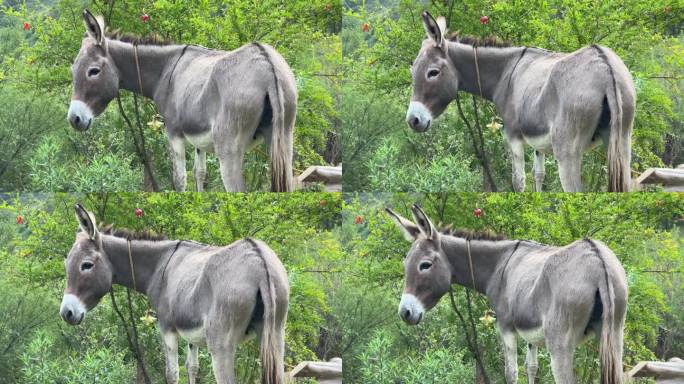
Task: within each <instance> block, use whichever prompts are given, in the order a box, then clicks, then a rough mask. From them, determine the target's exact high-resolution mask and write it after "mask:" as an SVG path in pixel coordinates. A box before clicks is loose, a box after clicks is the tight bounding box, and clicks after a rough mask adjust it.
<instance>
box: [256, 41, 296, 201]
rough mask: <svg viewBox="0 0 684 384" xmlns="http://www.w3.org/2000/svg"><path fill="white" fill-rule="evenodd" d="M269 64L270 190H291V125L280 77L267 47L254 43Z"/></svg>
mask: <svg viewBox="0 0 684 384" xmlns="http://www.w3.org/2000/svg"><path fill="white" fill-rule="evenodd" d="M255 44H256V45H257V46H258V47H259V49H260V50H261V53H262V54H263V55H264V57H265V58H266V60H267V61H268V62H269V64H270V65H271V71H272V73H273V83H272V84H271V85H270V86H269V87H268V98H269V100H270V101H271V109H272V110H273V122H272V126H273V128H272V132H271V191H272V192H289V191H291V190H292V135H293V132H292V129H293V127H292V125H293V124H290V123H289V121H287V120H288V119H287V118H286V116H285V113H286V111H285V101H284V98H285V96H284V95H283V87H282V84H280V81H281V78H280V75H279V72H278V69H277V68H276V66H275V65H274V63H273V61H274V59H277V58H275V57H273V56H272V55H271V54H270V52H269V51H268V49H266V47H264V46H263V45H262V44H259V43H255Z"/></svg>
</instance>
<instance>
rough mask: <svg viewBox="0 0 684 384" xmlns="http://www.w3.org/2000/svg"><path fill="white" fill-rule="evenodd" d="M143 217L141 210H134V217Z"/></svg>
mask: <svg viewBox="0 0 684 384" xmlns="http://www.w3.org/2000/svg"><path fill="white" fill-rule="evenodd" d="M142 215H143V210H142V209H140V208H136V209H135V217H142Z"/></svg>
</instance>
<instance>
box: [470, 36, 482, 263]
mask: <svg viewBox="0 0 684 384" xmlns="http://www.w3.org/2000/svg"><path fill="white" fill-rule="evenodd" d="M473 52H474V53H475V75H476V76H477V88H478V89H479V90H480V97H481V98H483V99H484V96H483V95H482V83H481V82H480V63H479V60H478V59H477V47H476V46H473ZM468 250H469V251H468V252H470V240H468Z"/></svg>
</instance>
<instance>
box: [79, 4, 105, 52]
mask: <svg viewBox="0 0 684 384" xmlns="http://www.w3.org/2000/svg"><path fill="white" fill-rule="evenodd" d="M83 21H84V22H85V26H86V32H87V33H88V36H90V37H92V38H93V39H95V44H97V45H102V43H104V31H105V26H104V19H103V18H102V16H99V17H95V16H93V14H92V13H90V11H89V10H87V9H84V10H83Z"/></svg>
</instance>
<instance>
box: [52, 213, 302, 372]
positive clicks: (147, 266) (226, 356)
mask: <svg viewBox="0 0 684 384" xmlns="http://www.w3.org/2000/svg"><path fill="white" fill-rule="evenodd" d="M75 209H76V218H77V219H78V222H79V224H80V229H79V231H78V233H77V234H76V241H75V242H74V245H73V247H72V248H71V251H70V252H69V255H68V257H67V259H66V262H65V267H66V275H67V285H66V289H65V290H64V298H63V299H62V305H61V308H60V314H61V316H62V318H63V319H64V321H66V322H67V323H69V324H71V325H77V324H80V323H81V321H83V317H84V316H85V314H86V312H87V311H89V310H91V309H93V308H94V307H95V306H96V305H97V303H98V302H99V301H100V299H101V298H102V297H103V296H104V295H105V294H107V292H109V291H110V290H111V289H112V284H119V285H123V286H126V287H129V288H133V289H134V290H137V291H138V292H140V293H142V294H144V295H147V296H148V298H149V300H150V303H151V305H152V308H154V309H155V310H156V312H157V317H158V318H159V331H160V333H161V338H162V341H163V345H164V352H165V355H166V382H167V383H169V384H176V383H178V337H179V336H180V337H182V338H183V339H185V340H186V341H187V342H188V355H187V360H186V363H185V364H186V368H187V372H188V383H191V384H192V383H195V378H196V376H197V372H198V369H199V362H198V355H197V352H198V351H197V348H198V346H199V345H206V346H207V347H208V349H209V352H210V353H211V359H212V368H213V371H214V377H215V378H216V382H217V383H219V384H234V383H235V373H234V366H233V365H234V357H235V351H236V349H237V346H238V344H239V343H240V342H241V341H243V340H245V339H247V338H249V337H250V336H252V335H256V336H257V337H258V338H259V339H260V342H261V367H262V379H261V382H262V384H282V383H284V363H283V355H284V348H285V322H286V318H287V306H288V296H289V285H288V279H287V273H286V272H285V268H284V267H283V265H282V264H281V262H280V260H279V259H278V256H276V254H275V253H274V252H273V250H271V248H269V247H268V246H267V245H266V244H264V243H263V242H261V241H258V240H253V239H249V238H247V239H243V240H238V241H236V242H234V243H232V244H230V245H228V246H224V247H216V246H210V245H204V244H199V243H195V242H192V241H182V240H172V241H171V240H165V239H163V238H160V237H151V236H149V235H144V234H143V235H140V234H133V233H130V232H125V231H124V232H114V233H109V234H108V233H105V232H100V231H99V230H98V229H97V227H96V225H95V217H94V215H93V214H92V213H90V212H87V211H86V210H85V209H84V208H83V207H82V206H81V205H76V207H75Z"/></svg>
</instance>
